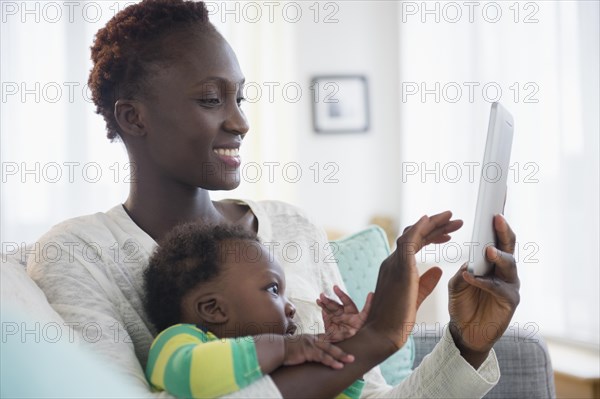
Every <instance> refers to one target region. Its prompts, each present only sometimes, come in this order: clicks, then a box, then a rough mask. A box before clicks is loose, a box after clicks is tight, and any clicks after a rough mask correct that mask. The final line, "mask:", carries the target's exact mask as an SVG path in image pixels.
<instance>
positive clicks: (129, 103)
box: [114, 99, 146, 137]
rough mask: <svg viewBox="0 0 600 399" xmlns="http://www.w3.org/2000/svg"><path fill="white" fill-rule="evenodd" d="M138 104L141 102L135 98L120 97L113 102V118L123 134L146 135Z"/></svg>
mask: <svg viewBox="0 0 600 399" xmlns="http://www.w3.org/2000/svg"><path fill="white" fill-rule="evenodd" d="M140 106H141V104H140V103H139V102H137V101H135V100H122V99H121V100H117V102H116V103H115V109H114V115H115V120H116V121H117V124H118V125H119V129H120V130H121V132H122V133H123V134H124V135H126V136H134V137H142V136H144V135H146V131H145V129H144V123H143V121H142V117H141V112H140V111H141V109H140Z"/></svg>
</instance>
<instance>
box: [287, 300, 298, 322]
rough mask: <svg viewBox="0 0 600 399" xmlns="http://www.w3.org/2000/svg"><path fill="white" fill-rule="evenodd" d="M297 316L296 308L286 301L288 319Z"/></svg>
mask: <svg viewBox="0 0 600 399" xmlns="http://www.w3.org/2000/svg"><path fill="white" fill-rule="evenodd" d="M295 314H296V307H295V306H294V305H293V304H292V303H291V302H290V301H288V300H287V299H286V303H285V315H286V316H287V317H289V318H290V319H292V318H294V315H295Z"/></svg>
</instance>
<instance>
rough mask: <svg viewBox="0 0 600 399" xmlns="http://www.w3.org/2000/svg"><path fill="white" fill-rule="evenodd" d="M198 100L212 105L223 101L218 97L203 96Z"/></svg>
mask: <svg viewBox="0 0 600 399" xmlns="http://www.w3.org/2000/svg"><path fill="white" fill-rule="evenodd" d="M198 102H199V103H200V104H203V105H210V106H214V105H219V104H220V103H221V101H220V100H219V99H218V98H201V99H200V100H198Z"/></svg>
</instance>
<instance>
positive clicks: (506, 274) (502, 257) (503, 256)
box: [485, 246, 519, 283]
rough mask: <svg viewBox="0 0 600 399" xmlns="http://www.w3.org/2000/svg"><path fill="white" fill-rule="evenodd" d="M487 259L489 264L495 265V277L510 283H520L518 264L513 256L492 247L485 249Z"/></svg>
mask: <svg viewBox="0 0 600 399" xmlns="http://www.w3.org/2000/svg"><path fill="white" fill-rule="evenodd" d="M485 257H486V259H487V260H488V262H491V263H493V264H494V275H496V277H498V278H500V279H501V280H504V281H506V282H508V283H518V282H519V275H518V273H517V262H516V261H515V257H514V256H513V255H512V254H510V253H507V252H503V251H500V250H499V249H497V248H494V247H491V246H490V247H487V248H486V249H485Z"/></svg>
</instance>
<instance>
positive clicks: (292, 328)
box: [285, 322, 298, 335]
mask: <svg viewBox="0 0 600 399" xmlns="http://www.w3.org/2000/svg"><path fill="white" fill-rule="evenodd" d="M297 329H298V326H297V325H296V323H294V322H290V324H288V327H287V328H286V330H285V335H294V333H295V332H296V330H297Z"/></svg>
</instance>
